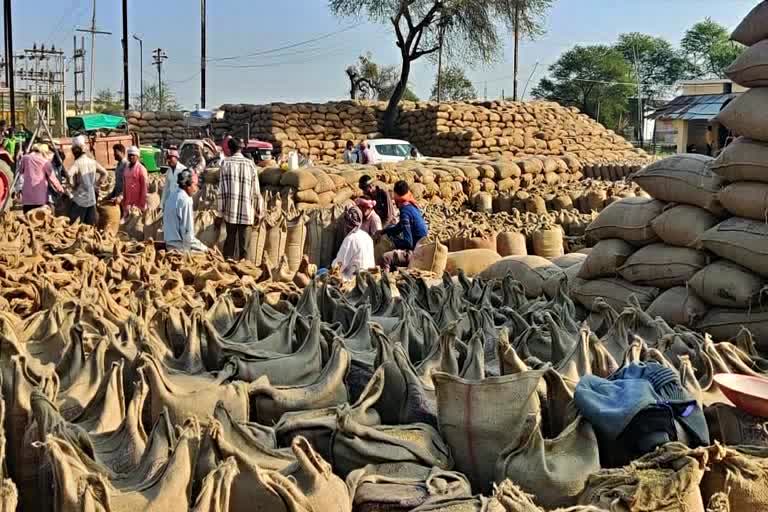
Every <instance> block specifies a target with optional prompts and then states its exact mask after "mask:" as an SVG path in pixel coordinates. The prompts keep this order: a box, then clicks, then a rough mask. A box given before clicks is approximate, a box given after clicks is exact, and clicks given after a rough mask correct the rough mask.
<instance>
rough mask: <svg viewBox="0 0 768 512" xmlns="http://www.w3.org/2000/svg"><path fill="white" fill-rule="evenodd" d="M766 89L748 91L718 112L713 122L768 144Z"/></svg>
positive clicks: (767, 94) (767, 99)
mask: <svg viewBox="0 0 768 512" xmlns="http://www.w3.org/2000/svg"><path fill="white" fill-rule="evenodd" d="M766 116H768V88H762V87H761V88H758V89H750V90H749V91H747V92H745V93H744V94H742V95H741V96H739V97H738V98H736V99H735V100H733V101H731V102H730V103H729V104H728V106H726V107H725V108H724V109H723V110H721V111H720V114H718V116H717V117H716V118H715V121H717V122H719V123H721V124H724V125H725V126H727V127H728V128H730V129H731V130H733V131H734V132H736V133H738V134H740V135H743V136H744V137H749V138H750V139H754V140H761V141H765V142H768V124H766V122H765V119H766Z"/></svg>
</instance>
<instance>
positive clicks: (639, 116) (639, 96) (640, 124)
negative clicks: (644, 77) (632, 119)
mask: <svg viewBox="0 0 768 512" xmlns="http://www.w3.org/2000/svg"><path fill="white" fill-rule="evenodd" d="M632 56H633V57H634V61H635V76H636V77H637V140H638V142H640V147H641V148H642V147H643V139H644V138H645V137H644V135H645V134H644V133H643V132H644V130H643V128H644V126H643V125H644V124H645V112H643V85H642V83H641V81H640V60H639V58H638V56H637V47H636V46H633V47H632Z"/></svg>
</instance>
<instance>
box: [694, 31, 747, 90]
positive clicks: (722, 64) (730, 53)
mask: <svg viewBox="0 0 768 512" xmlns="http://www.w3.org/2000/svg"><path fill="white" fill-rule="evenodd" d="M680 47H681V48H682V50H683V52H685V54H686V55H687V56H688V58H689V59H690V60H691V62H692V63H693V65H694V66H695V70H696V72H695V75H696V76H697V77H698V78H724V77H725V69H726V68H727V67H728V66H730V65H731V63H732V62H733V61H734V60H736V58H737V57H738V56H739V55H740V54H741V52H742V51H744V46H743V45H741V44H739V43H735V42H733V41H731V40H730V34H729V33H728V29H726V28H725V27H724V26H722V25H720V24H719V23H717V22H715V21H713V20H712V19H711V18H706V19H705V20H704V21H701V22H699V23H696V24H695V25H694V26H693V27H691V28H690V29H689V30H688V31H687V32H686V33H685V36H683V40H682V41H681V42H680Z"/></svg>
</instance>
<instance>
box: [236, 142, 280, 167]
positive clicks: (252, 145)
mask: <svg viewBox="0 0 768 512" xmlns="http://www.w3.org/2000/svg"><path fill="white" fill-rule="evenodd" d="M273 150H274V147H273V146H272V144H270V143H269V142H264V141H262V140H256V139H251V140H249V141H248V145H247V146H246V147H245V148H243V155H245V156H249V157H251V158H253V161H254V162H256V165H259V164H260V163H262V162H267V161H269V160H272V151H273Z"/></svg>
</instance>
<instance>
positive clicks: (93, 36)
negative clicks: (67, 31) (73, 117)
mask: <svg viewBox="0 0 768 512" xmlns="http://www.w3.org/2000/svg"><path fill="white" fill-rule="evenodd" d="M92 6H93V13H92V16H91V28H88V29H84V28H78V29H77V32H86V33H88V34H91V80H90V81H91V84H90V96H91V112H93V87H94V82H95V79H94V78H95V77H94V74H95V72H96V59H95V57H96V35H97V34H98V35H105V36H111V35H112V32H105V31H103V30H96V0H93V3H92Z"/></svg>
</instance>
